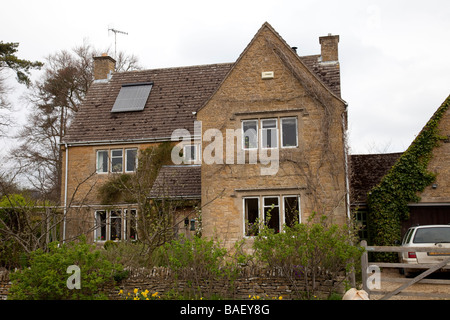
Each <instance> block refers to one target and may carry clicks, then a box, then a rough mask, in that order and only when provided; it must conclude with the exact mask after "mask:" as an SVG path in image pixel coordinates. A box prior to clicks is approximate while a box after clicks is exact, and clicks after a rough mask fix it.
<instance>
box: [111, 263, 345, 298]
mask: <svg viewBox="0 0 450 320" xmlns="http://www.w3.org/2000/svg"><path fill="white" fill-rule="evenodd" d="M343 279H344V277H343V276H342V277H340V278H339V279H329V278H328V277H327V276H326V275H323V276H321V277H320V278H319V279H316V280H315V285H316V292H317V293H318V295H319V297H327V296H328V294H329V293H330V292H338V293H341V294H343V293H344V285H343V284H342V280H343ZM309 286H310V287H311V283H310V284H309ZM136 288H137V289H139V290H140V291H145V290H148V291H149V292H150V293H154V292H158V293H159V295H164V294H167V293H168V292H174V291H177V292H179V293H180V294H181V295H183V293H184V292H190V293H192V292H193V291H196V293H197V294H204V295H206V296H207V297H208V296H214V295H215V296H218V297H222V298H228V299H237V300H240V299H249V297H253V296H259V297H260V298H264V299H266V298H269V299H273V298H279V297H280V296H282V298H283V299H299V298H301V297H302V294H304V292H306V283H305V280H304V279H303V278H296V279H295V280H293V281H292V280H289V279H288V278H287V277H284V276H283V275H282V274H281V271H279V270H267V269H258V268H243V269H242V270H241V272H240V274H239V275H238V276H237V277H236V278H235V279H211V280H202V281H200V283H198V284H197V283H193V280H192V279H190V280H188V279H177V280H175V279H174V278H173V277H172V276H171V273H170V270H168V269H166V268H154V269H152V270H133V271H130V275H129V277H128V278H127V279H124V280H122V281H120V282H119V283H118V284H116V286H115V287H114V288H110V289H109V290H110V291H109V298H110V299H113V300H120V299H123V298H124V297H123V296H121V295H119V291H120V290H123V292H124V294H127V293H128V292H130V293H131V294H132V295H133V290H134V289H136Z"/></svg>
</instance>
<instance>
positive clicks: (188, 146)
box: [183, 144, 198, 163]
mask: <svg viewBox="0 0 450 320" xmlns="http://www.w3.org/2000/svg"><path fill="white" fill-rule="evenodd" d="M188 148H194V159H191V158H188V157H187V155H188V154H189V156H191V155H192V153H191V152H187V149H188ZM188 150H189V149H188ZM197 159H198V146H197V145H196V144H186V145H184V146H183V160H184V163H194V162H197Z"/></svg>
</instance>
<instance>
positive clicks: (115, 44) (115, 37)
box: [108, 28, 128, 59]
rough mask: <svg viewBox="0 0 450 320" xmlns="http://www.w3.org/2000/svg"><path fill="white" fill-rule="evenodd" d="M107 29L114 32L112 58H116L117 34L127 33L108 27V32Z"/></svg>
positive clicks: (126, 33)
mask: <svg viewBox="0 0 450 320" xmlns="http://www.w3.org/2000/svg"><path fill="white" fill-rule="evenodd" d="M109 31H112V32H114V58H115V59H117V34H118V33H121V34H125V35H128V32H124V31H120V30H117V29H114V28H108V32H109Z"/></svg>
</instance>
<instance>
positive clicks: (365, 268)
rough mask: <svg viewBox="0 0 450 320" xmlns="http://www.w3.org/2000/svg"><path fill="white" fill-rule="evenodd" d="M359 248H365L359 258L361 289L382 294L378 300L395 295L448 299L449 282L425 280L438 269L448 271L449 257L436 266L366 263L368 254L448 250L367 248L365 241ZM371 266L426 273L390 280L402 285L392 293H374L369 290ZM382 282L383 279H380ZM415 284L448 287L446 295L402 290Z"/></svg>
mask: <svg viewBox="0 0 450 320" xmlns="http://www.w3.org/2000/svg"><path fill="white" fill-rule="evenodd" d="M361 246H362V247H364V248H365V250H364V253H363V255H362V257H361V274H362V283H363V289H364V290H365V291H366V292H367V293H368V294H369V297H370V295H371V294H374V293H376V294H382V295H383V294H384V296H383V297H382V298H381V299H380V300H387V299H389V298H391V297H393V296H395V295H403V296H421V297H422V296H426V297H430V298H440V299H443V298H447V299H450V280H437V279H425V277H427V276H428V275H430V274H432V273H433V272H435V271H437V270H440V269H449V270H450V265H448V264H449V263H450V257H449V258H447V259H445V260H444V261H442V262H440V263H437V264H406V263H387V262H373V263H369V261H368V253H369V252H405V251H406V252H429V251H433V252H448V250H449V249H448V248H435V247H433V248H425V247H423V248H406V247H394V246H368V245H367V242H366V241H365V240H363V241H361ZM373 266H376V267H379V268H408V269H426V271H424V272H422V273H421V274H419V275H418V276H416V277H415V278H412V279H405V278H401V277H398V278H390V279H389V281H390V282H398V283H403V284H402V285H401V286H400V287H398V288H397V289H395V290H393V291H390V292H388V291H378V290H377V291H374V290H371V289H370V288H369V285H368V284H369V280H370V276H371V274H372V272H371V271H369V270H372V269H373V268H371V267H373ZM381 281H383V279H381ZM415 283H428V284H433V285H447V286H449V293H448V294H439V293H416V292H404V290H405V289H406V288H408V287H410V286H412V285H413V284H415Z"/></svg>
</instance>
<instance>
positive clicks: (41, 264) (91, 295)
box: [8, 240, 122, 300]
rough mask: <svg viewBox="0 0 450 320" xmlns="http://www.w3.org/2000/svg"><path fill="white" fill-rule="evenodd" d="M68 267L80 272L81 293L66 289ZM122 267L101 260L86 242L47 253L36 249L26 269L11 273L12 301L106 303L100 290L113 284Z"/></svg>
mask: <svg viewBox="0 0 450 320" xmlns="http://www.w3.org/2000/svg"><path fill="white" fill-rule="evenodd" d="M71 265H75V266H78V267H79V268H80V284H81V288H80V289H76V288H74V289H69V288H68V286H67V281H68V279H69V277H70V276H71V275H72V274H70V273H67V268H68V267H69V266H71ZM121 270H122V267H121V265H118V264H113V263H111V262H109V261H107V260H106V259H104V258H103V256H102V255H101V252H100V251H99V250H96V249H95V246H92V245H88V244H87V243H86V241H85V240H82V241H81V242H78V243H74V242H72V243H68V244H63V245H61V246H59V245H58V244H57V243H51V245H50V247H49V252H44V251H42V250H41V249H38V250H36V251H34V252H32V253H31V255H30V260H29V268H25V269H22V270H18V271H16V272H14V273H11V275H10V277H11V282H12V286H11V289H10V294H9V296H8V299H12V300H87V299H106V298H107V296H106V294H105V293H103V292H102V291H101V289H102V288H103V287H104V286H105V285H107V284H108V283H113V276H114V275H115V273H116V272H117V271H121Z"/></svg>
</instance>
